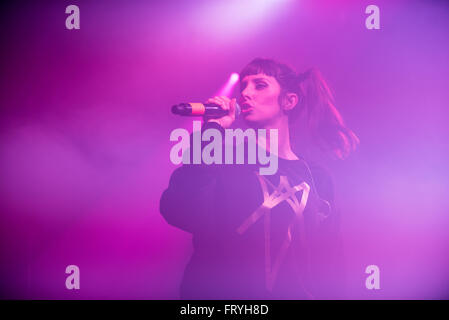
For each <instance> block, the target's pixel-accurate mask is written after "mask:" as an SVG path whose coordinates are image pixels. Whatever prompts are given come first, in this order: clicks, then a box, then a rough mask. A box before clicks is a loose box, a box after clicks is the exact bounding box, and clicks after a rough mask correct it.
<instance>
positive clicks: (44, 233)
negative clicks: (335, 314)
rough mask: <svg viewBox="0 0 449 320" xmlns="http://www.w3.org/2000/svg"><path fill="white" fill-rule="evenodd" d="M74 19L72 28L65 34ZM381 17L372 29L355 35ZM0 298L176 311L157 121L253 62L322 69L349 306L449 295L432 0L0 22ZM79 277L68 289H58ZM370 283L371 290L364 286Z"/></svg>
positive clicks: (102, 8)
mask: <svg viewBox="0 0 449 320" xmlns="http://www.w3.org/2000/svg"><path fill="white" fill-rule="evenodd" d="M70 4H76V5H78V6H79V7H80V11H81V14H80V16H81V29H80V30H67V29H66V28H65V19H66V17H67V16H68V15H67V14H65V7H66V6H67V5H70ZM370 4H376V5H378V6H379V7H380V24H381V29H380V30H367V29H366V28H365V18H366V17H367V14H365V8H366V6H368V5H370ZM1 14H2V17H1V22H0V29H1V30H0V32H1V41H2V46H1V47H2V50H1V59H0V63H1V87H0V90H1V100H0V101H1V114H0V170H1V175H0V177H1V179H0V201H1V202H0V237H1V238H0V249H1V252H0V261H1V266H0V268H1V269H0V288H1V295H2V297H3V298H33V299H80V298H82V299H100V298H105V299H114V298H122V299H176V298H178V286H179V282H180V280H181V277H182V272H183V269H184V266H185V264H186V263H187V261H188V258H189V256H190V254H191V250H192V249H191V244H190V235H189V234H188V233H185V232H183V231H181V230H179V229H176V228H174V227H171V226H169V225H168V224H167V223H166V222H165V221H164V220H163V218H162V217H161V215H160V214H159V209H158V207H159V198H160V195H161V193H162V191H163V190H164V189H165V188H166V187H167V185H168V179H169V176H170V174H171V172H172V171H173V170H174V169H175V166H174V165H173V164H171V162H170V159H169V151H170V148H171V146H172V145H173V143H172V142H170V141H169V135H170V132H171V131H172V130H173V129H175V128H178V127H186V128H191V123H190V124H189V121H190V119H187V120H186V119H185V118H179V117H175V116H173V115H171V114H170V113H169V108H170V106H171V105H173V104H174V103H178V102H185V101H204V100H205V99H207V98H208V97H210V96H212V95H213V94H214V93H215V92H217V91H218V90H219V89H220V88H221V87H222V86H223V85H224V84H225V82H226V81H227V79H228V78H229V75H230V74H231V73H232V72H239V71H240V70H241V69H242V67H243V66H244V65H245V64H246V63H248V62H249V61H250V60H252V59H253V58H255V57H258V56H262V57H272V58H275V59H279V60H281V61H285V62H287V63H289V64H291V65H293V66H295V67H296V68H297V69H298V70H299V71H305V70H306V69H307V68H309V67H312V66H315V67H318V68H319V69H320V70H321V71H322V73H323V74H324V76H325V77H326V79H327V80H328V82H329V84H330V86H331V88H332V89H333V91H334V93H335V99H336V104H337V107H338V108H339V110H340V111H341V112H342V114H343V116H344V118H345V120H346V123H347V124H348V126H349V127H350V128H352V129H353V130H354V131H355V132H356V133H357V134H358V136H359V138H360V140H361V145H360V148H359V149H358V150H357V152H356V153H354V154H353V155H352V156H351V157H350V158H349V159H348V160H346V161H344V162H335V163H331V164H330V168H331V170H332V171H333V173H334V178H335V185H336V188H337V190H336V192H337V201H338V206H339V208H340V210H341V212H342V214H343V216H342V233H343V240H344V245H345V250H346V264H347V269H348V271H347V273H348V279H347V283H348V288H349V297H350V298H356V299H380V298H383V299H402V298H404V299H421V298H422V299H441V298H448V297H449V289H448V288H449V233H448V232H447V230H448V227H449V216H448V213H449V212H448V211H449V210H448V208H449V197H448V196H447V191H448V190H449V188H448V187H449V182H448V178H449V174H448V165H447V163H448V161H447V160H448V155H449V151H448V147H447V146H448V143H447V138H448V125H447V120H448V118H449V117H448V115H449V111H448V106H449V104H448V102H449V90H448V89H447V87H448V80H449V44H448V39H449V37H448V35H449V5H447V4H446V2H445V1H330V0H327V1H323V0H320V1H316V0H314V1H312V0H301V1H293V0H283V1H277V2H275V1H272V0H271V1H246V2H245V1H236V0H230V1H185V2H180V1H166V2H162V1H161V2H154V3H151V2H150V1H132V2H131V1H106V0H101V1H100V0H97V1H80V0H76V1H22V2H20V1H18V2H16V3H15V4H10V5H9V6H8V5H3V7H2V8H1ZM70 264H75V265H77V266H79V267H80V271H81V279H80V280H81V281H80V282H81V283H80V284H81V289H80V290H67V289H66V288H65V279H66V276H67V275H66V274H65V268H66V266H68V265H70ZM370 264H375V265H378V266H379V267H380V276H381V277H380V286H381V289H380V290H367V289H366V288H365V279H366V277H367V275H366V274H365V268H366V266H368V265H370Z"/></svg>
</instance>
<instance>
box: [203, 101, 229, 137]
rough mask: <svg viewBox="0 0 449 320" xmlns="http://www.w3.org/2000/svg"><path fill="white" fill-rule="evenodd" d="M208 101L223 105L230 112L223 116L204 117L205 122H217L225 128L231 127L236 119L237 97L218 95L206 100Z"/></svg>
mask: <svg viewBox="0 0 449 320" xmlns="http://www.w3.org/2000/svg"><path fill="white" fill-rule="evenodd" d="M206 102H207V103H215V104H218V105H220V106H221V108H223V109H224V110H229V113H228V114H227V115H225V116H223V117H221V118H214V119H211V118H207V117H204V121H205V122H217V123H218V124H219V125H221V126H222V127H223V128H225V129H226V128H229V127H230V126H231V125H232V123H233V122H234V121H235V104H236V99H235V98H234V99H229V98H228V97H225V96H220V97H218V96H216V97H213V98H210V99H208V100H207V101H206Z"/></svg>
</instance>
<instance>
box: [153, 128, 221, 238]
mask: <svg viewBox="0 0 449 320" xmlns="http://www.w3.org/2000/svg"><path fill="white" fill-rule="evenodd" d="M208 128H216V129H218V130H220V131H223V130H224V129H223V128H222V127H221V126H219V125H218V124H216V123H215V122H213V123H206V124H205V125H204V126H203V127H202V131H204V130H206V129H208ZM191 141H192V135H191ZM190 145H192V143H191V144H190ZM191 154H192V153H191ZM191 163H192V161H191ZM218 167H219V165H213V164H212V165H206V164H184V165H182V166H181V167H179V168H177V169H176V170H175V171H174V172H173V173H172V175H171V177H170V181H169V185H168V188H167V189H166V190H165V191H164V192H163V193H162V196H161V199H160V203H159V211H160V213H161V214H162V216H163V217H164V219H165V220H166V221H167V222H168V223H169V224H170V225H172V226H175V227H178V228H180V229H182V230H184V231H187V232H190V233H195V232H198V231H200V230H207V229H208V226H209V225H210V223H211V221H212V219H213V217H212V215H213V211H214V203H215V197H216V182H217V176H218V173H219V168H218Z"/></svg>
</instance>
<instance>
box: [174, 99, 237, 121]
mask: <svg viewBox="0 0 449 320" xmlns="http://www.w3.org/2000/svg"><path fill="white" fill-rule="evenodd" d="M171 112H172V113H174V114H178V115H180V116H193V117H198V116H207V117H209V118H221V117H223V116H225V115H227V114H228V113H229V112H228V110H224V109H222V108H221V106H220V105H218V104H215V103H194V102H191V103H180V104H176V105H174V106H173V107H172V108H171ZM239 115H240V106H239V105H238V104H237V103H236V104H235V118H238V116H239Z"/></svg>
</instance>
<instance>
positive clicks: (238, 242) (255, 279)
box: [160, 123, 343, 299]
mask: <svg viewBox="0 0 449 320" xmlns="http://www.w3.org/2000/svg"><path fill="white" fill-rule="evenodd" d="M210 127H214V128H217V129H219V130H221V131H222V132H223V128H221V127H220V126H219V125H218V124H216V123H207V124H206V125H205V126H203V128H202V129H203V130H206V129H207V128H210ZM278 161H279V162H278V171H277V173H276V174H274V175H271V176H260V175H259V174H258V172H259V170H258V169H259V165H258V164H256V165H248V164H245V165H229V164H222V165H216V164H213V165H206V164H201V165H193V164H192V165H183V166H181V167H179V168H177V169H176V170H175V171H174V172H173V174H172V176H171V178H170V182H169V186H168V188H167V189H166V190H165V191H164V193H163V194H162V197H161V200H160V212H161V214H162V215H163V217H164V218H165V220H166V221H167V222H168V223H169V224H171V225H173V226H176V227H178V228H180V229H182V230H185V231H187V232H190V233H192V235H193V247H194V252H193V255H192V257H191V259H190V262H189V263H188V265H187V267H186V270H185V272H184V277H183V281H182V284H181V298H182V299H309V298H335V297H337V298H338V293H337V292H339V291H341V289H342V288H341V287H342V285H343V284H342V282H343V281H342V280H343V279H342V277H343V274H342V266H341V261H342V251H341V241H340V237H339V230H338V216H337V211H336V210H335V208H334V194H333V186H332V180H331V178H330V176H329V174H328V173H327V171H326V170H324V169H323V168H321V167H318V166H313V165H312V166H309V165H308V164H307V163H306V162H305V161H304V160H303V159H300V160H285V159H281V158H279V159H278ZM281 177H282V178H281ZM281 181H282V184H283V185H284V187H280V182H281ZM285 186H287V187H285ZM294 186H297V189H296V190H294V189H291V188H290V187H294ZM264 187H265V190H266V192H265V196H264V194H263V188H264ZM308 187H309V188H310V190H308V191H307V188H308ZM276 188H277V189H278V193H276V194H274V193H273V191H274V189H276ZM288 190H290V196H288V197H287V196H285V197H284V198H286V199H284V200H283V201H281V202H279V203H276V199H280V198H277V197H279V196H281V197H282V196H283V193H284V192H286V191H288ZM307 193H308V194H307ZM270 195H271V198H270V199H268V198H269V196H270ZM267 196H268V197H267ZM306 198H307V199H306ZM301 200H302V202H303V203H304V204H305V208H304V209H303V210H300V208H301V206H300V204H301ZM305 200H307V201H305ZM270 201H271V202H270ZM273 201H274V202H273ZM267 203H272V204H273V203H274V204H275V205H274V206H273V207H272V208H271V209H270V208H267V207H266V204H267ZM263 204H265V205H263ZM301 211H302V212H301ZM251 216H252V217H256V218H255V219H254V221H253V220H251V218H250V217H251ZM257 217H258V218H257ZM336 294H337V296H336Z"/></svg>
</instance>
